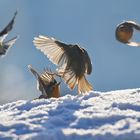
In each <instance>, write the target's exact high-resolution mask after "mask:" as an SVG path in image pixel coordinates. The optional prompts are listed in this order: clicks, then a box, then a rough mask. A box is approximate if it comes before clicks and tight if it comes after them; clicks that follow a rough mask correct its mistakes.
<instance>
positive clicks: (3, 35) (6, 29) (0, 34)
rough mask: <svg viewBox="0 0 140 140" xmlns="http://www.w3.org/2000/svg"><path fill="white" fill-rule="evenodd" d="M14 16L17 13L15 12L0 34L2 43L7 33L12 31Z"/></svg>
mask: <svg viewBox="0 0 140 140" xmlns="http://www.w3.org/2000/svg"><path fill="white" fill-rule="evenodd" d="M16 15H17V11H16V12H15V14H14V16H13V18H12V20H11V21H10V22H9V23H8V25H7V26H6V27H5V28H4V29H3V30H2V31H1V32H0V42H2V41H3V40H4V39H5V38H6V36H7V35H8V32H10V31H11V30H12V28H13V24H14V21H15V18H16Z"/></svg>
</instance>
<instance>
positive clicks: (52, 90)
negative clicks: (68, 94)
mask: <svg viewBox="0 0 140 140" xmlns="http://www.w3.org/2000/svg"><path fill="white" fill-rule="evenodd" d="M28 68H29V70H30V71H31V72H32V73H33V75H34V76H35V77H36V78H37V89H38V90H39V91H41V93H42V95H41V96H39V98H51V97H54V98H59V97H60V82H59V83H57V81H56V80H55V79H54V75H53V74H51V73H50V72H48V71H45V72H44V73H42V74H41V75H39V74H38V73H37V72H36V71H35V70H34V69H33V68H32V66H31V65H29V66H28Z"/></svg>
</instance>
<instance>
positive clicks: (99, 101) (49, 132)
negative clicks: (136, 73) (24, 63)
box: [0, 89, 140, 140]
mask: <svg viewBox="0 0 140 140" xmlns="http://www.w3.org/2000/svg"><path fill="white" fill-rule="evenodd" d="M3 139H4V140H11V139H21V140H25V139H33V140H93V139H94V140H140V89H131V90H119V91H112V92H106V93H100V92H93V93H90V94H88V95H85V96H82V95H77V96H71V95H66V96H64V97H61V98H59V99H48V100H45V99H42V100H32V101H24V100H20V101H16V102H12V103H8V104H5V105H3V106H0V140H3Z"/></svg>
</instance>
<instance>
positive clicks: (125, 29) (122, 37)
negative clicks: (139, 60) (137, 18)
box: [115, 21, 140, 47]
mask: <svg viewBox="0 0 140 140" xmlns="http://www.w3.org/2000/svg"><path fill="white" fill-rule="evenodd" d="M134 30H138V31H140V25H139V24H138V23H136V22H134V21H124V22H122V23H120V24H119V25H117V28H116V31H115V36H116V39H117V40H118V41H120V42H122V43H124V44H127V45H129V46H133V47H138V46H140V43H137V42H133V41H131V39H132V36H133V33H134Z"/></svg>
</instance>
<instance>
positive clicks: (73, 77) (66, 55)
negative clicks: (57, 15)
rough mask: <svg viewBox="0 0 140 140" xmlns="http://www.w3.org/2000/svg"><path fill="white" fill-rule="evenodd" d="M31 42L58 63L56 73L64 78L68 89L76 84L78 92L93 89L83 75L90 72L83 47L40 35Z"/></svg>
mask: <svg viewBox="0 0 140 140" xmlns="http://www.w3.org/2000/svg"><path fill="white" fill-rule="evenodd" d="M33 43H34V45H35V46H36V48H37V49H39V50H41V51H42V52H43V53H44V54H45V55H46V56H47V57H48V58H49V59H50V61H52V62H53V63H54V64H56V65H58V69H57V74H58V75H60V76H61V77H62V78H63V79H64V81H65V82H66V83H67V84H68V86H69V88H70V89H73V88H74V87H75V86H76V85H78V92H79V93H87V92H89V91H91V90H93V87H92V85H91V84H90V83H89V82H88V81H87V80H86V77H85V74H91V72H92V64H91V61H90V58H89V55H88V53H87V51H86V50H85V49H83V48H81V47H80V46H78V45H72V44H65V43H63V42H60V41H58V40H56V39H54V38H49V37H47V36H41V35H40V36H39V37H35V38H34V41H33Z"/></svg>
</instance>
